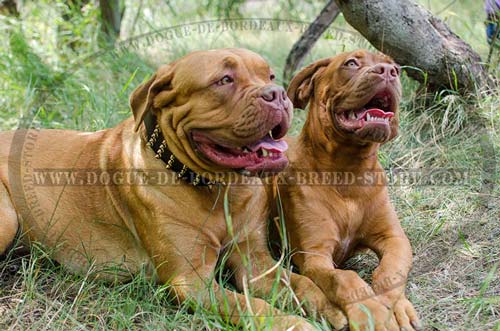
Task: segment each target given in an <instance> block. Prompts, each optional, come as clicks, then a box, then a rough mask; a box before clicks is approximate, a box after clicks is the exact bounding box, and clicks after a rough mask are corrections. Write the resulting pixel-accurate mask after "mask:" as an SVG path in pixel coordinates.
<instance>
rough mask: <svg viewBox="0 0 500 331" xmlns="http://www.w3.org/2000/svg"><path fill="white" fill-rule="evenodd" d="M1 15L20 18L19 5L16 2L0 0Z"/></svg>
mask: <svg viewBox="0 0 500 331" xmlns="http://www.w3.org/2000/svg"><path fill="white" fill-rule="evenodd" d="M0 14H2V15H5V16H15V17H19V11H18V10H17V3H16V1H14V0H0Z"/></svg>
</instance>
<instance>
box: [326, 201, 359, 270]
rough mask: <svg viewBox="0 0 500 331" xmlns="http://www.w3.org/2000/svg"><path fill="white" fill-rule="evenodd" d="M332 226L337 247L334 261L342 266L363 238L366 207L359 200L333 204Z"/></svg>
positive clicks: (334, 251) (331, 206)
mask: <svg viewBox="0 0 500 331" xmlns="http://www.w3.org/2000/svg"><path fill="white" fill-rule="evenodd" d="M329 210H330V211H331V218H330V222H331V224H330V226H331V227H333V228H334V229H335V230H334V233H335V243H336V245H335V246H336V247H335V248H334V250H333V259H334V261H335V262H336V263H337V264H341V263H342V262H344V261H345V260H346V259H348V258H349V257H350V256H351V255H352V253H353V252H354V251H355V250H356V248H357V246H358V243H359V240H360V238H362V237H363V233H362V225H363V222H364V220H365V205H364V204H363V202H362V201H359V200H358V199H343V200H341V201H336V203H335V204H333V203H332V204H331V205H330V208H329Z"/></svg>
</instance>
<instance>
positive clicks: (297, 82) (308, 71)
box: [287, 58, 332, 109]
mask: <svg viewBox="0 0 500 331" xmlns="http://www.w3.org/2000/svg"><path fill="white" fill-rule="evenodd" d="M330 62H332V58H326V59H321V60H319V61H316V62H314V63H311V64H310V65H308V66H307V67H305V68H304V69H302V70H301V71H299V73H298V74H296V75H295V76H294V77H293V79H292V81H291V82H290V85H289V86H288V91H287V94H288V97H289V98H290V100H292V103H293V106H294V107H295V108H300V109H304V108H305V107H306V106H307V104H308V102H309V99H310V98H311V96H312V93H313V91H314V79H315V78H316V77H317V75H319V74H320V73H321V72H323V70H325V68H326V67H327V66H328V65H329V64H330Z"/></svg>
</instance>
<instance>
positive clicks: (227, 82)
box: [217, 75, 234, 85]
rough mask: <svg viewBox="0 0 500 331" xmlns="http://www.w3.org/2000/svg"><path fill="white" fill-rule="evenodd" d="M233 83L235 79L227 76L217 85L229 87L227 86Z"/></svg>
mask: <svg viewBox="0 0 500 331" xmlns="http://www.w3.org/2000/svg"><path fill="white" fill-rule="evenodd" d="M232 82H234V80H233V78H232V77H231V76H228V75H226V76H224V77H222V79H221V80H219V81H218V82H217V85H227V84H231V83H232Z"/></svg>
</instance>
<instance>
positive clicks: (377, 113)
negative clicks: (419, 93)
mask: <svg viewBox="0 0 500 331" xmlns="http://www.w3.org/2000/svg"><path fill="white" fill-rule="evenodd" d="M395 108H396V107H395V100H394V97H393V95H392V93H390V92H389V91H382V92H380V93H377V94H376V95H375V96H374V97H373V98H371V99H370V101H368V103H367V104H365V105H364V106H363V107H361V108H359V109H351V110H343V111H341V112H338V113H335V117H336V118H337V120H338V123H339V124H340V126H341V127H342V128H343V129H345V130H348V131H352V132H356V131H358V130H361V129H363V128H365V127H367V126H370V127H387V128H388V127H389V124H390V121H391V118H392V117H394V112H395Z"/></svg>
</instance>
